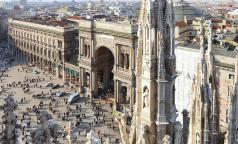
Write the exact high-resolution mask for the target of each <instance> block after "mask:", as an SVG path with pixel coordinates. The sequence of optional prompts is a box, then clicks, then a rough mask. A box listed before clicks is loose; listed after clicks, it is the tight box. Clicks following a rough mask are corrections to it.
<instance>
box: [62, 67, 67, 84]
mask: <svg viewBox="0 0 238 144" xmlns="http://www.w3.org/2000/svg"><path fill="white" fill-rule="evenodd" d="M62 72H63V74H62V75H63V76H62V77H63V81H66V78H67V74H66V71H65V69H64V67H63V70H62Z"/></svg>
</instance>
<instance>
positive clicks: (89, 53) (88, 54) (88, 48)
mask: <svg viewBox="0 0 238 144" xmlns="http://www.w3.org/2000/svg"><path fill="white" fill-rule="evenodd" d="M88 57H90V45H88Z"/></svg>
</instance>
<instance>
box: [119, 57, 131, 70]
mask: <svg viewBox="0 0 238 144" xmlns="http://www.w3.org/2000/svg"><path fill="white" fill-rule="evenodd" d="M119 61H120V63H119V66H120V67H121V68H125V69H129V65H130V58H129V54H127V53H126V54H125V53H120V57H119Z"/></svg>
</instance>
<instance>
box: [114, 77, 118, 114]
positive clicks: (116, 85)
mask: <svg viewBox="0 0 238 144" xmlns="http://www.w3.org/2000/svg"><path fill="white" fill-rule="evenodd" d="M118 87H119V82H118V80H114V98H115V101H114V109H115V110H117V104H118V102H119V88H118Z"/></svg>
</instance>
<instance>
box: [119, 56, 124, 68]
mask: <svg viewBox="0 0 238 144" xmlns="http://www.w3.org/2000/svg"><path fill="white" fill-rule="evenodd" d="M120 67H122V68H124V54H123V53H120Z"/></svg>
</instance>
